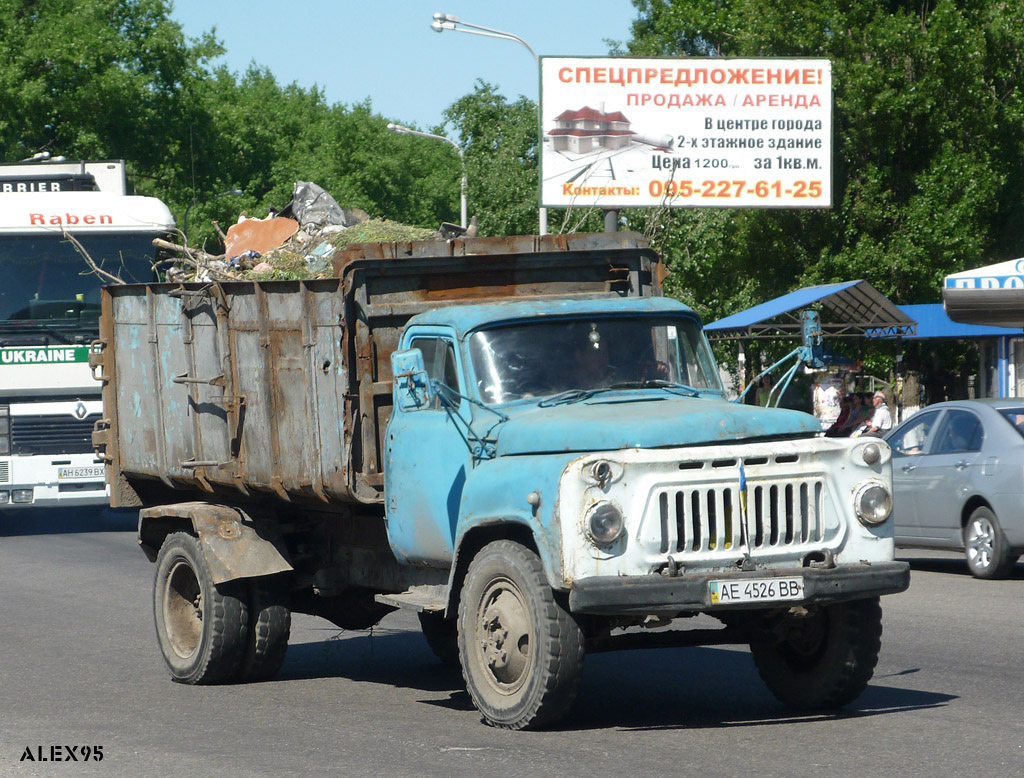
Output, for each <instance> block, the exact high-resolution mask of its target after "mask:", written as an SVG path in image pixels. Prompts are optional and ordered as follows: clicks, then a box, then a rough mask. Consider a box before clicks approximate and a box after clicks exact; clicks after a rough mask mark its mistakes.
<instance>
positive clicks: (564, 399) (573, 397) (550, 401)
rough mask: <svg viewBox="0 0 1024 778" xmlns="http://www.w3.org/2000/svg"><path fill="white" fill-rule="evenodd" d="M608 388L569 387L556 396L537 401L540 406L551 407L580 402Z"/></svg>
mask: <svg viewBox="0 0 1024 778" xmlns="http://www.w3.org/2000/svg"><path fill="white" fill-rule="evenodd" d="M606 391H608V390H607V389H567V390H566V391H564V392H559V393H558V394H556V395H555V396H554V397H548V398H547V399H544V400H541V401H540V402H539V403H537V406H538V407H540V408H550V407H551V406H552V405H568V404H569V403H578V402H581V401H583V400H587V399H589V398H591V397H593V396H594V395H595V394H597V393H598V392H606Z"/></svg>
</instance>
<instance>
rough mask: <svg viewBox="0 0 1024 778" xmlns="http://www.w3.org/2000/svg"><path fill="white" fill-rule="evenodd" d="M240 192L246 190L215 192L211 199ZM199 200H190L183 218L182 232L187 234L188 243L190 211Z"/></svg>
mask: <svg viewBox="0 0 1024 778" xmlns="http://www.w3.org/2000/svg"><path fill="white" fill-rule="evenodd" d="M240 194H245V192H243V191H242V190H241V189H238V188H235V189H228V190H227V191H226V192H221V193H220V194H215V195H214V196H213V197H211V198H210V199H211V200H216V199H217V198H218V197H227V196H228V195H240ZM197 202H198V200H196V198H195V197H193V198H192V202H190V203H189V204H188V205H186V206H185V218H184V219H183V222H184V224H183V225H182V228H181V232H182V234H183V235H184V236H185V242H186V243H188V212H189V211H191V210H192V206H194V205H195V204H196V203H197Z"/></svg>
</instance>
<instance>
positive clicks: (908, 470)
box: [903, 465, 917, 473]
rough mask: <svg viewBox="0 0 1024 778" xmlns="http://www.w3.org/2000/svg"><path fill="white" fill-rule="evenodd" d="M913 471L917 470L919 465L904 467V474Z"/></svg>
mask: <svg viewBox="0 0 1024 778" xmlns="http://www.w3.org/2000/svg"><path fill="white" fill-rule="evenodd" d="M911 470H917V465H904V466H903V472H904V473H909V472H910V471H911Z"/></svg>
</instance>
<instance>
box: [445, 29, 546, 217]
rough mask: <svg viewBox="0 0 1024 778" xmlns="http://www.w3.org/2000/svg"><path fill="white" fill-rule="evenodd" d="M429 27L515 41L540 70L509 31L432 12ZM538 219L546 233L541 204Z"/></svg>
mask: <svg viewBox="0 0 1024 778" xmlns="http://www.w3.org/2000/svg"><path fill="white" fill-rule="evenodd" d="M430 28H431V29H432V30H433V31H434V32H444V31H445V30H454V31H455V32H466V33H469V34H470V35H483V36H484V37H486V38H502V39H503V40H507V41H515V42H516V43H520V44H522V45H523V46H525V47H526V50H527V51H529V52H530V54H531V56H532V57H533V61H534V64H536V66H537V70H538V71H539V70H540V57H538V56H537V52H535V51H534V50H533V48H532V47H531V46H530V44H529V43H527V42H526V41H524V40H523V39H522V38H520V37H519V36H518V35H513V34H512V33H510V32H502V31H501V30H495V29H492V28H490V27H484V26H483V25H480V24H471V23H470V22H464V21H462V20H461V19H460V18H459V17H458V16H454V15H452V14H445V13H436V14H434V21H433V22H431V23H430ZM537 116H538V119H537V132H538V137H537V174H538V175H540V155H541V154H543V153H544V134H543V133H544V128H543V127H542V126H541V123H540V98H539V96H538V99H537ZM538 221H539V223H540V234H541V235H547V234H548V209H547V208H544V207H543V206H541V208H540V211H539V212H538Z"/></svg>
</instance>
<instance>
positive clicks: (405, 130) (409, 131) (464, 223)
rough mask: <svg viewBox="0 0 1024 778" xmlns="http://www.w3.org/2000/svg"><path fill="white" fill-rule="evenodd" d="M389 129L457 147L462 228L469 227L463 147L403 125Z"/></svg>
mask: <svg viewBox="0 0 1024 778" xmlns="http://www.w3.org/2000/svg"><path fill="white" fill-rule="evenodd" d="M388 129H389V130H391V132H397V133H399V134H400V135H419V136H420V137H421V138H433V139H434V140H443V141H444V142H445V143H450V144H451V145H453V146H454V147H455V150H456V151H457V152H459V162H460V163H461V165H462V198H461V202H460V205H461V217H462V227H463V229H465V228H466V227H467V226H469V221H468V220H467V218H466V215H467V214H466V156H465V154H464V153H463V152H462V147H461V146H460V145H459V144H458V143H456V142H455V141H453V140H452V139H451V138H446V137H444V136H443V135H434V134H433V133H430V132H420V131H419V130H414V129H411V128H410V127H403V126H402V125H401V124H395V123H393V122H392V123H391V124H389V125H388Z"/></svg>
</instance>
